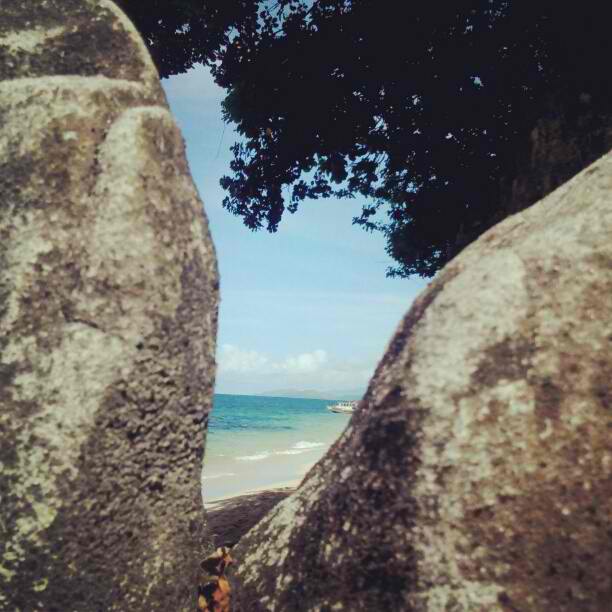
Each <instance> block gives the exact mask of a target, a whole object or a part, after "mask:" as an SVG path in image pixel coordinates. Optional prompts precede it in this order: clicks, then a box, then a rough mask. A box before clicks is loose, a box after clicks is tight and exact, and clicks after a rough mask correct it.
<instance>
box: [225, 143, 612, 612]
mask: <svg viewBox="0 0 612 612" xmlns="http://www.w3.org/2000/svg"><path fill="white" fill-rule="evenodd" d="M611 306H612V154H608V155H607V156H605V157H603V158H601V159H600V160H599V161H597V162H596V163H594V164H593V165H592V166H590V167H589V168H588V169H586V170H585V171H583V172H582V173H581V174H579V175H578V176H576V177H575V178H574V179H572V180H571V181H570V182H569V183H567V184H565V185H564V186H562V187H561V188H559V189H558V190H557V191H555V192H554V193H553V194H551V195H550V196H549V197H547V198H545V199H544V200H542V201H541V202H539V203H538V204H536V205H535V206H534V207H533V208H531V209H528V210H526V211H524V212H522V213H521V214H518V215H516V216H514V217H511V218H509V219H507V220H506V221H504V222H503V223H501V224H499V225H498V226H496V227H494V228H493V229H491V230H490V231H489V232H487V233H486V234H484V235H483V236H482V237H481V238H480V239H479V240H478V241H477V242H476V243H474V244H473V245H472V246H470V247H468V248H467V249H466V250H465V251H464V252H463V253H462V254H461V255H460V256H458V257H457V258H456V259H455V260H454V261H452V262H451V263H450V264H449V265H448V266H446V268H445V269H444V270H443V271H442V272H441V273H440V274H439V276H438V277H437V278H436V280H435V281H434V282H432V283H431V285H430V286H429V287H428V288H427V290H426V291H425V292H424V293H423V294H422V295H421V296H420V297H419V298H418V299H417V300H416V302H415V303H414V305H413V306H412V308H411V310H410V311H409V312H408V314H407V316H406V317H405V319H404V320H403V321H402V323H401V325H400V327H399V329H398V331H397V333H396V334H395V337H394V338H393V339H392V341H391V344H390V346H389V348H388V350H387V353H386V355H385V357H384V358H383V360H382V361H381V363H380V365H379V366H378V369H377V371H376V373H375V375H374V378H373V380H372V382H371V384H370V386H369V389H368V391H367V394H366V396H365V398H364V399H363V401H362V402H361V404H360V405H359V407H358V409H357V411H356V413H355V415H354V416H353V418H352V420H351V422H350V424H349V426H348V427H347V429H346V431H345V432H344V434H343V435H342V436H341V438H340V439H339V440H338V442H337V443H336V444H335V445H334V446H333V447H332V448H331V450H330V451H329V453H328V454H327V455H326V456H325V457H324V458H323V459H322V460H321V461H320V462H319V463H318V464H317V465H316V466H315V467H314V468H313V469H312V470H311V471H310V472H309V473H308V474H307V476H306V478H305V480H304V482H303V483H302V485H301V486H300V488H299V489H298V491H297V492H296V493H295V494H294V495H292V496H291V497H289V498H287V499H286V500H284V501H283V502H281V503H280V504H279V505H278V506H277V507H276V508H275V509H274V510H273V511H272V512H271V513H270V514H269V515H268V516H267V517H266V518H265V519H264V520H263V521H262V522H261V523H259V524H258V525H257V526H256V527H255V528H254V529H252V530H251V531H250V532H249V533H248V534H246V536H244V538H243V539H242V540H241V542H240V543H239V544H238V546H237V547H236V548H235V549H234V551H232V557H234V558H235V559H237V560H238V566H237V568H236V569H235V570H234V572H233V575H232V577H231V580H232V583H233V588H234V594H235V595H234V596H235V601H236V606H237V609H240V610H271V611H292V612H295V611H297V610H415V611H429V612H440V611H449V612H450V611H453V612H460V611H465V612H468V611H469V612H495V611H506V612H517V611H519V610H520V611H522V612H523V611H542V612H543V611H552V610H555V611H556V612H564V611H568V612H569V611H581V612H587V611H592V612H596V611H597V612H601V611H602V610H608V609H610V605H611V604H610V602H612V575H611V573H610V567H612V443H611V439H612V438H611V436H612V318H611V317H610V309H611Z"/></svg>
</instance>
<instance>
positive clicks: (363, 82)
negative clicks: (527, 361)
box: [131, 0, 611, 277]
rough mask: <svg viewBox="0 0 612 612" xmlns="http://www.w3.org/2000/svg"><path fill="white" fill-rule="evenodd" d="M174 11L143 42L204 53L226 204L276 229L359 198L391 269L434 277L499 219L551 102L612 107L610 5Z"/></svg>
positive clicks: (330, 1) (250, 222) (277, 5)
mask: <svg viewBox="0 0 612 612" xmlns="http://www.w3.org/2000/svg"><path fill="white" fill-rule="evenodd" d="M164 4H166V3H164ZM587 4H589V3H587ZM148 6H149V5H148ZM196 6H199V9H198V10H196V9H195V7H196ZM176 7H180V10H181V11H182V12H177V13H175V14H174V15H173V18H172V20H170V19H167V18H164V19H166V21H164V19H162V23H163V24H164V27H165V29H164V32H165V33H166V34H167V33H170V38H172V37H173V36H174V38H173V39H172V40H174V42H173V43H172V44H170V43H168V40H165V42H164V39H163V37H161V36H159V35H150V37H149V44H150V45H151V46H152V48H153V49H154V56H155V57H156V58H157V61H158V65H160V67H161V68H162V73H163V74H169V73H171V72H172V71H173V70H174V71H181V70H183V69H184V68H185V67H187V66H188V65H189V63H190V62H195V61H201V62H204V63H207V64H208V65H209V66H211V69H212V71H213V74H214V76H215V79H216V81H217V83H218V84H219V85H221V86H222V87H224V88H225V89H226V90H227V97H226V99H225V101H224V103H223V109H224V115H225V119H226V120H227V121H232V122H235V123H236V125H237V128H238V131H239V133H240V134H241V136H242V139H241V141H240V142H237V143H236V144H235V145H234V146H233V148H232V151H233V155H234V159H233V161H232V163H231V170H232V173H233V174H232V175H231V176H226V177H224V178H223V179H222V185H223V187H224V188H225V189H226V190H227V194H228V195H227V197H226V198H225V200H224V206H225V207H226V208H227V209H228V210H229V211H231V212H232V213H234V214H237V215H240V216H242V217H243V219H244V222H245V224H246V225H247V226H248V227H250V228H252V229H259V228H261V227H266V228H267V229H268V230H270V231H276V229H277V228H278V225H279V222H280V220H281V218H282V215H283V213H284V211H285V210H289V211H290V212H295V211H296V210H297V209H298V207H299V204H300V202H301V201H302V200H304V199H305V198H327V197H331V196H338V197H357V196H361V198H362V201H364V202H365V205H364V206H363V208H362V211H361V214H360V215H358V216H357V217H356V218H355V222H356V223H358V224H360V225H362V226H363V227H364V228H365V229H367V230H371V231H381V232H383V233H384V234H385V235H386V237H387V250H388V252H389V254H390V255H391V256H392V257H393V258H394V259H395V261H396V262H397V265H396V267H395V268H393V269H392V270H390V273H391V274H392V275H400V276H407V275H410V274H415V273H416V274H420V275H422V276H425V277H427V276H432V275H433V274H434V273H435V272H436V271H437V270H438V269H440V267H441V266H442V265H444V263H445V262H446V261H447V260H448V259H449V258H450V257H452V256H453V255H454V254H455V253H456V252H457V251H458V250H459V249H460V248H461V246H463V244H464V243H465V242H467V241H469V240H471V239H473V238H475V237H477V236H478V235H479V234H480V233H482V231H484V230H485V229H487V228H488V227H489V226H490V225H492V224H493V223H494V222H496V221H497V220H498V219H499V217H500V210H499V201H500V185H501V181H502V179H503V178H504V177H509V176H510V177H511V176H512V175H513V173H514V172H515V170H516V164H517V160H519V159H520V156H521V154H522V153H524V152H525V143H526V142H527V141H528V137H527V136H528V133H529V130H530V129H531V128H532V127H533V125H534V122H535V121H536V119H538V118H540V117H542V115H543V114H545V113H546V112H547V109H548V108H549V107H550V102H551V100H554V101H555V103H556V104H562V105H563V106H564V108H567V109H568V112H574V110H575V109H576V107H577V105H579V104H580V100H582V99H584V97H583V96H584V95H585V94H588V99H589V100H590V101H592V103H594V104H599V105H601V106H605V105H608V104H609V102H610V90H611V77H610V76H609V75H608V71H607V68H606V63H607V59H606V58H608V59H609V58H610V50H611V43H610V41H609V38H610V37H609V34H608V30H609V27H608V24H609V20H608V18H607V17H608V15H607V14H608V9H607V8H606V5H605V4H604V3H591V5H590V6H588V9H587V8H585V7H576V6H575V5H574V4H573V3H572V4H570V3H561V2H552V1H540V2H529V3H528V2H523V1H521V0H458V1H455V2H435V3H434V2H430V3H426V2H408V1H403V2H398V1H397V0H315V1H314V2H313V1H312V0H277V1H276V2H255V1H251V2H248V1H247V0H216V1H211V0H206V1H205V2H203V3H201V2H199V3H196V2H195V1H191V0H184V1H183V2H179V1H178V0H177V1H176ZM202 7H203V8H202ZM131 16H132V17H133V18H134V12H132V14H131ZM135 20H136V22H137V23H139V27H141V28H142V23H141V22H139V20H138V17H136V18H135ZM149 23H150V24H153V25H155V24H154V23H153V22H152V21H150V22H149ZM180 23H182V24H183V25H182V26H181V27H180V28H179V27H178V24H180ZM185 24H188V25H187V26H185ZM153 30H155V28H154V27H152V31H153ZM181 36H185V37H187V38H188V40H189V43H188V44H187V45H186V47H187V48H188V49H189V50H190V51H189V53H187V52H185V53H183V55H182V56H180V57H181V60H180V61H178V60H176V64H175V67H174V68H172V67H170V64H169V61H170V60H164V59H160V57H169V58H173V57H175V56H174V55H173V53H174V51H173V50H174V49H175V48H176V46H179V47H180V44H179V42H177V41H178V40H181V38H180V37H181ZM145 38H147V36H146V35H145ZM151 41H153V42H151ZM176 57H179V56H178V55H176Z"/></svg>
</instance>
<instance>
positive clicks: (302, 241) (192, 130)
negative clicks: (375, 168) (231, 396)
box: [162, 67, 426, 394]
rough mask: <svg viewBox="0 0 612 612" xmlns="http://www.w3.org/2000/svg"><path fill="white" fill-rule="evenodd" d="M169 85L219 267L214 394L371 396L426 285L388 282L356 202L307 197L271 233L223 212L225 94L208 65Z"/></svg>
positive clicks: (227, 155) (380, 242) (232, 136)
mask: <svg viewBox="0 0 612 612" xmlns="http://www.w3.org/2000/svg"><path fill="white" fill-rule="evenodd" d="M162 84H163V86H164V89H165V91H166V94H167V96H168V101H169V103H170V107H171V109H172V112H173V114H174V116H175V118H176V120H177V122H178V124H179V126H180V128H181V130H182V132H183V136H184V138H185V143H186V147H187V158H188V161H189V165H190V168H191V173H192V175H193V178H194V181H195V184H196V186H197V188H198V191H199V193H200V196H201V198H202V200H203V202H204V208H205V211H206V214H207V216H208V219H209V223H210V229H211V233H212V237H213V242H214V243H215V248H216V250H217V258H218V260H219V271H220V276H221V306H220V312H219V335H218V341H217V347H218V348H217V363H218V372H217V385H216V391H217V393H236V394H256V393H265V392H269V391H275V390H288V389H293V390H302V389H307V390H315V391H320V392H322V393H323V394H324V393H325V392H326V391H332V392H334V393H338V392H345V391H351V392H352V391H355V390H360V391H364V390H365V388H366V386H367V382H368V380H369V378H370V377H371V375H372V374H373V372H374V368H375V367H376V364H377V362H378V361H379V360H380V358H381V357H382V356H383V353H384V350H385V347H386V346H387V343H388V342H389V340H390V339H391V335H392V334H393V332H394V330H395V328H396V326H397V325H398V323H399V321H400V319H401V318H402V316H403V315H404V314H405V313H406V312H407V311H408V309H409V307H410V304H411V303H412V301H413V299H414V298H415V297H416V295H418V293H419V292H420V291H421V290H422V289H423V288H424V287H425V285H426V282H425V281H424V280H422V279H417V278H414V279H408V280H406V279H390V278H386V277H385V271H386V269H387V268H388V267H389V266H390V265H392V263H393V260H392V259H391V258H390V257H389V256H388V255H387V254H386V253H385V249H384V247H385V241H384V238H383V237H382V236H380V235H378V234H371V233H366V232H365V231H364V230H363V229H361V228H359V227H357V226H353V225H352V223H351V222H352V219H353V217H355V216H357V215H358V214H359V212H360V210H361V205H362V202H360V200H359V199H358V198H356V199H352V200H332V199H329V200H320V201H309V200H306V201H304V202H302V203H301V205H300V208H299V209H298V211H297V213H295V214H294V215H291V214H289V213H285V217H284V218H283V220H282V221H281V224H280V228H279V231H278V232H276V233H274V234H271V233H269V232H267V231H266V230H261V231H258V232H252V231H251V230H249V229H247V228H246V227H245V226H244V225H243V223H242V219H241V218H240V217H236V216H234V215H232V214H230V213H229V212H227V211H226V210H224V209H223V207H222V205H221V202H222V200H223V197H224V191H223V189H222V188H221V186H220V185H219V179H220V178H221V177H222V176H223V175H224V174H230V169H229V164H230V161H231V159H232V155H231V152H230V150H229V149H230V147H231V145H232V144H233V143H234V142H235V141H236V140H237V136H236V133H235V132H234V130H233V126H232V125H231V124H227V125H226V124H224V122H223V120H222V117H221V106H220V103H221V100H222V99H223V90H222V89H221V88H219V87H217V86H216V85H215V83H214V81H213V80H212V78H211V76H210V74H209V73H208V71H207V70H206V69H204V68H202V67H196V68H195V69H192V70H190V71H189V72H188V73H187V74H184V75H178V76H174V77H171V78H169V79H165V80H164V81H162Z"/></svg>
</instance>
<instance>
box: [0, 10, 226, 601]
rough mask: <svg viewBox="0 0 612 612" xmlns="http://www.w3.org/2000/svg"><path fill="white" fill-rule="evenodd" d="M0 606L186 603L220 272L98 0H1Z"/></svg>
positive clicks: (114, 21) (117, 20) (155, 95)
mask: <svg viewBox="0 0 612 612" xmlns="http://www.w3.org/2000/svg"><path fill="white" fill-rule="evenodd" d="M0 124H1V125H2V130H1V131H0V192H1V193H2V199H1V200H0V405H1V410H0V499H1V502H0V532H1V534H2V536H1V537H0V610H10V611H11V612H12V611H14V610H21V611H22V612H32V611H34V610H45V611H46V612H50V611H53V610H56V611H59V610H62V611H64V610H65V611H66V612H67V611H69V610H70V611H79V612H80V611H85V610H87V611H88V612H89V611H91V610H104V611H113V610H117V611H119V610H120V611H122V612H125V611H127V610H130V612H138V611H140V610H143V611H144V610H147V611H154V610H159V611H164V612H168V611H170V610H171V611H172V612H175V611H182V610H190V611H191V610H193V609H194V607H195V599H196V585H197V580H198V570H199V568H198V561H199V559H200V558H201V556H204V553H206V552H208V550H204V548H205V547H206V546H207V545H208V540H207V538H208V536H207V535H206V533H205V531H204V528H203V511H202V503H201V495H200V490H199V481H200V470H201V465H200V464H201V456H202V445H203V436H202V433H201V431H202V424H203V423H204V424H205V422H206V419H207V413H208V410H209V409H210V404H211V396H212V384H213V376H214V342H215V331H216V316H217V314H216V313H217V292H218V281H217V270H216V263H215V255H214V250H213V247H212V243H211V240H210V236H209V233H208V226H207V221H206V219H205V216H204V214H203V210H202V205H201V202H200V200H199V198H198V195H197V192H196V190H195V187H194V185H193V182H192V180H191V178H190V174H189V170H188V167H187V163H186V159H185V154H184V146H183V141H182V138H181V135H180V133H179V131H178V129H177V127H176V125H175V122H174V121H173V119H172V117H171V115H170V113H169V110H168V106H167V104H166V100H165V96H164V93H163V90H162V89H161V87H160V85H159V79H158V77H157V73H156V71H155V69H154V67H153V64H152V63H151V61H150V59H149V57H148V54H147V52H146V49H145V47H144V45H143V43H142V41H141V40H140V38H139V37H138V35H137V34H136V32H135V30H134V28H133V27H132V25H131V24H130V23H129V21H128V20H127V19H126V18H125V16H124V15H123V14H122V13H121V12H120V11H119V10H118V9H117V8H116V6H115V5H114V4H113V3H112V2H109V1H107V0H98V1H94V0H47V1H46V2H44V3H43V2H38V3H34V4H32V3H24V2H20V1H19V2H18V1H17V0H3V2H2V4H1V5H0Z"/></svg>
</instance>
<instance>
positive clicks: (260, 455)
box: [236, 440, 325, 461]
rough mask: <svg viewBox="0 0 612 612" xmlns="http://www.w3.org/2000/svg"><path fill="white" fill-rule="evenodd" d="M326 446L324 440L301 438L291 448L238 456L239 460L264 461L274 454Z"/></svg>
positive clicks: (305, 451)
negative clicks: (311, 440) (316, 440)
mask: <svg viewBox="0 0 612 612" xmlns="http://www.w3.org/2000/svg"><path fill="white" fill-rule="evenodd" d="M321 446H325V443H324V442H307V441H306V440H300V441H299V442H296V443H295V444H294V445H293V446H292V447H291V448H288V449H286V450H280V451H262V452H259V453H256V454H254V455H243V456H242V457H236V460H237V461H262V460H263V459H267V458H268V457H272V456H273V455H301V454H302V453H307V452H308V451H311V450H314V449H315V448H319V447H321Z"/></svg>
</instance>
